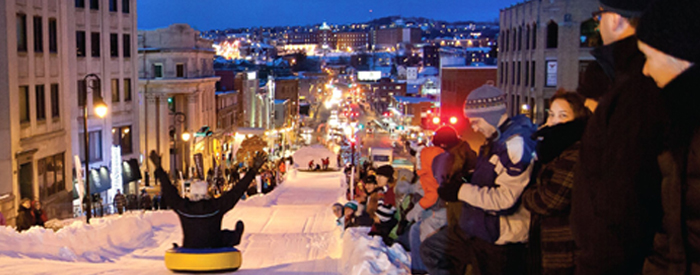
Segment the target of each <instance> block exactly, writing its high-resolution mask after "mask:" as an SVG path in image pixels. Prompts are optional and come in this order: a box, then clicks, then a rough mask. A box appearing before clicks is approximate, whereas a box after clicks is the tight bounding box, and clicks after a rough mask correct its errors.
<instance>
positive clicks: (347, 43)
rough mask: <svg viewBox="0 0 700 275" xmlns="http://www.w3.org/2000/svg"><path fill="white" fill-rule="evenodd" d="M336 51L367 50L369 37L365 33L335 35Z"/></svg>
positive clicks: (340, 33) (339, 33) (338, 33)
mask: <svg viewBox="0 0 700 275" xmlns="http://www.w3.org/2000/svg"><path fill="white" fill-rule="evenodd" d="M335 39H336V41H337V42H336V50H339V51H359V50H366V49H369V35H368V34H367V33H366V32H337V33H335Z"/></svg>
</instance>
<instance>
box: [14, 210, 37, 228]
mask: <svg viewBox="0 0 700 275" xmlns="http://www.w3.org/2000/svg"><path fill="white" fill-rule="evenodd" d="M34 224H35V221H34V215H32V209H31V208H26V207H24V206H23V205H20V206H19V210H18V211H17V231H24V230H27V229H29V228H30V227H32V226H33V225H34Z"/></svg>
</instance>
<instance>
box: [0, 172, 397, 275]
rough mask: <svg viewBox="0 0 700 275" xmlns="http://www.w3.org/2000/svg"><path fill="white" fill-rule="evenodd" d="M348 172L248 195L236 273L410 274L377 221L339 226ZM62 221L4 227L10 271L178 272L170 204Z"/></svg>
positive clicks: (231, 217)
mask: <svg viewBox="0 0 700 275" xmlns="http://www.w3.org/2000/svg"><path fill="white" fill-rule="evenodd" d="M342 178H343V176H342V173H341V172H334V173H299V175H298V177H297V178H295V179H294V180H290V181H288V182H285V183H284V184H282V185H280V186H278V187H277V188H276V189H275V190H273V191H271V192H270V193H268V194H267V195H265V196H255V197H252V198H249V199H248V200H246V201H241V202H239V204H238V205H237V206H236V207H235V208H234V209H233V210H232V211H231V212H229V213H227V214H226V216H224V221H223V226H224V227H225V228H232V227H233V226H234V225H235V223H236V221H237V220H239V219H241V220H244V221H245V223H246V233H245V235H244V239H243V240H242V241H241V244H240V245H239V249H241V251H243V254H244V255H243V258H244V260H243V266H242V268H241V270H239V271H237V272H236V274H241V275H243V274H271V273H275V274H408V273H410V268H409V266H410V264H409V263H410V260H409V255H408V254H407V253H406V251H404V250H403V249H402V248H401V246H400V245H398V244H397V245H394V246H392V247H387V246H385V245H384V244H383V242H382V240H381V239H380V238H379V237H370V236H368V235H367V232H368V231H369V228H366V227H365V228H351V229H348V230H346V231H343V230H342V228H340V227H337V226H336V225H335V216H333V214H332V212H331V208H330V207H331V205H332V204H333V203H334V202H337V201H340V202H342V201H343V200H344V190H345V189H344V188H343V187H341V185H340V179H342ZM90 222H91V223H90V224H85V222H83V221H81V220H79V219H78V220H64V221H60V222H59V223H58V224H57V226H62V228H61V229H60V230H58V231H56V232H54V231H53V230H50V229H44V228H39V227H34V228H31V229H29V230H27V231H24V232H21V233H20V232H17V231H15V230H14V229H13V228H10V227H4V226H0V270H3V271H4V272H0V273H3V274H35V273H47V274H69V275H70V274H81V275H82V274H171V273H170V272H169V271H168V270H167V269H166V268H165V266H164V265H163V252H164V251H165V250H166V249H168V248H170V247H171V244H172V243H173V242H177V243H180V242H181V241H182V231H181V229H180V225H179V220H178V218H177V215H176V214H175V213H174V212H173V211H170V210H162V211H147V212H141V211H137V212H127V213H125V214H124V215H122V216H118V215H113V216H109V217H104V218H93V219H91V220H90Z"/></svg>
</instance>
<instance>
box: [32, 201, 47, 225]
mask: <svg viewBox="0 0 700 275" xmlns="http://www.w3.org/2000/svg"><path fill="white" fill-rule="evenodd" d="M32 216H33V217H34V225H37V226H41V227H44V223H46V221H47V220H48V219H47V218H46V212H44V210H43V209H41V202H39V201H38V200H35V201H32Z"/></svg>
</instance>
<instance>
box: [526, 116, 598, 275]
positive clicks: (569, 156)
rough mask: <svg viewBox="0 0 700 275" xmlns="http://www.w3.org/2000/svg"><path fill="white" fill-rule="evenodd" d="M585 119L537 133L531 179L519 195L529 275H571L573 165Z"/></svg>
mask: <svg viewBox="0 0 700 275" xmlns="http://www.w3.org/2000/svg"><path fill="white" fill-rule="evenodd" d="M585 128H586V119H582V120H575V121H571V122H568V123H564V124H558V125H554V126H551V127H544V128H542V129H540V130H539V131H537V133H536V134H535V138H537V140H538V141H539V142H538V144H537V160H536V162H535V166H534V170H533V172H532V173H533V178H532V180H531V182H530V185H529V186H528V187H527V189H525V192H524V193H523V196H522V202H523V205H524V206H525V208H526V209H527V210H530V234H529V238H528V242H529V246H528V248H529V250H530V251H529V252H530V253H529V258H530V260H529V262H530V264H529V265H528V266H529V267H530V269H531V272H530V274H573V272H574V270H573V268H574V251H575V248H576V245H575V244H574V236H573V235H572V234H571V226H570V225H569V213H570V212H571V191H572V189H573V188H574V166H575V165H576V163H577V162H578V158H579V149H580V147H581V142H580V140H581V136H582V135H583V130H584V129H585Z"/></svg>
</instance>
